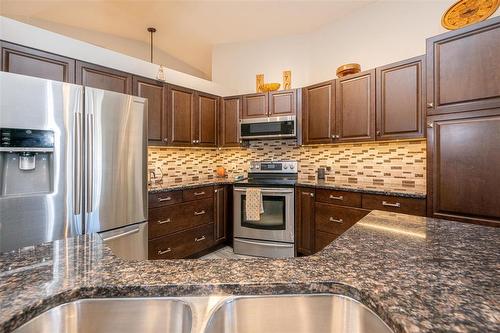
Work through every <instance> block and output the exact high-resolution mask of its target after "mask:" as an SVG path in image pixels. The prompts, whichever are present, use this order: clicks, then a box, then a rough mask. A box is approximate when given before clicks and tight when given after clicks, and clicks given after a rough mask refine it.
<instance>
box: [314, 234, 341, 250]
mask: <svg viewBox="0 0 500 333" xmlns="http://www.w3.org/2000/svg"><path fill="white" fill-rule="evenodd" d="M339 236H340V235H336V234H330V233H328V232H322V231H316V237H315V241H314V252H318V251H321V250H323V248H324V247H325V246H327V245H328V244H330V243H331V242H333V241H334V240H335V239H336V238H337V237H339Z"/></svg>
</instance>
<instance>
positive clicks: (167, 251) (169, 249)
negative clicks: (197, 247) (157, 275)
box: [157, 248, 172, 256]
mask: <svg viewBox="0 0 500 333" xmlns="http://www.w3.org/2000/svg"><path fill="white" fill-rule="evenodd" d="M171 251H172V249H171V248H168V249H166V250H158V252H157V253H158V255H160V256H161V255H162V254H166V253H169V252H171Z"/></svg>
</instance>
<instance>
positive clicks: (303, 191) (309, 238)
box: [295, 188, 315, 255]
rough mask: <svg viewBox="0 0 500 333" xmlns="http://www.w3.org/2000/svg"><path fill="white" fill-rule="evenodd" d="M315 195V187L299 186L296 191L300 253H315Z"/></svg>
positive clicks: (296, 230) (298, 249)
mask: <svg viewBox="0 0 500 333" xmlns="http://www.w3.org/2000/svg"><path fill="white" fill-rule="evenodd" d="M314 195H315V189H313V188H297V189H296V191H295V198H296V201H295V216H296V219H295V222H296V223H295V233H296V234H295V237H296V244H297V246H296V248H297V249H296V251H297V253H298V254H304V255H309V254H313V253H314Z"/></svg>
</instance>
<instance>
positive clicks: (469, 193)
mask: <svg viewBox="0 0 500 333" xmlns="http://www.w3.org/2000/svg"><path fill="white" fill-rule="evenodd" d="M427 122H428V124H429V126H432V128H427V131H428V138H427V154H428V158H427V161H428V162H427V163H428V165H427V169H428V184H427V189H428V190H427V191H428V193H427V200H428V201H427V207H428V215H429V216H434V217H438V218H444V219H449V220H459V221H464V222H472V223H481V224H490V225H498V224H499V223H500V186H499V184H500V172H499V171H498V170H499V169H498V167H499V165H500V144H499V143H500V109H496V110H490V111H479V112H466V113H461V114H454V115H442V116H434V117H431V118H429V119H428V120H427Z"/></svg>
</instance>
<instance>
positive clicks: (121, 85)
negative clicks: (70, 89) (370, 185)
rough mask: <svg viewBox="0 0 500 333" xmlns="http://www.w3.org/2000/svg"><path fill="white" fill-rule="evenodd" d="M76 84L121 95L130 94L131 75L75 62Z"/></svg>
mask: <svg viewBox="0 0 500 333" xmlns="http://www.w3.org/2000/svg"><path fill="white" fill-rule="evenodd" d="M76 83H77V84H81V85H84V86H87V87H92V88H98V89H104V90H110V91H115V92H119V93H122V94H131V93H132V74H130V73H125V72H121V71H118V70H115V69H111V68H107V67H103V66H99V65H94V64H89V63H86V62H83V61H76Z"/></svg>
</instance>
